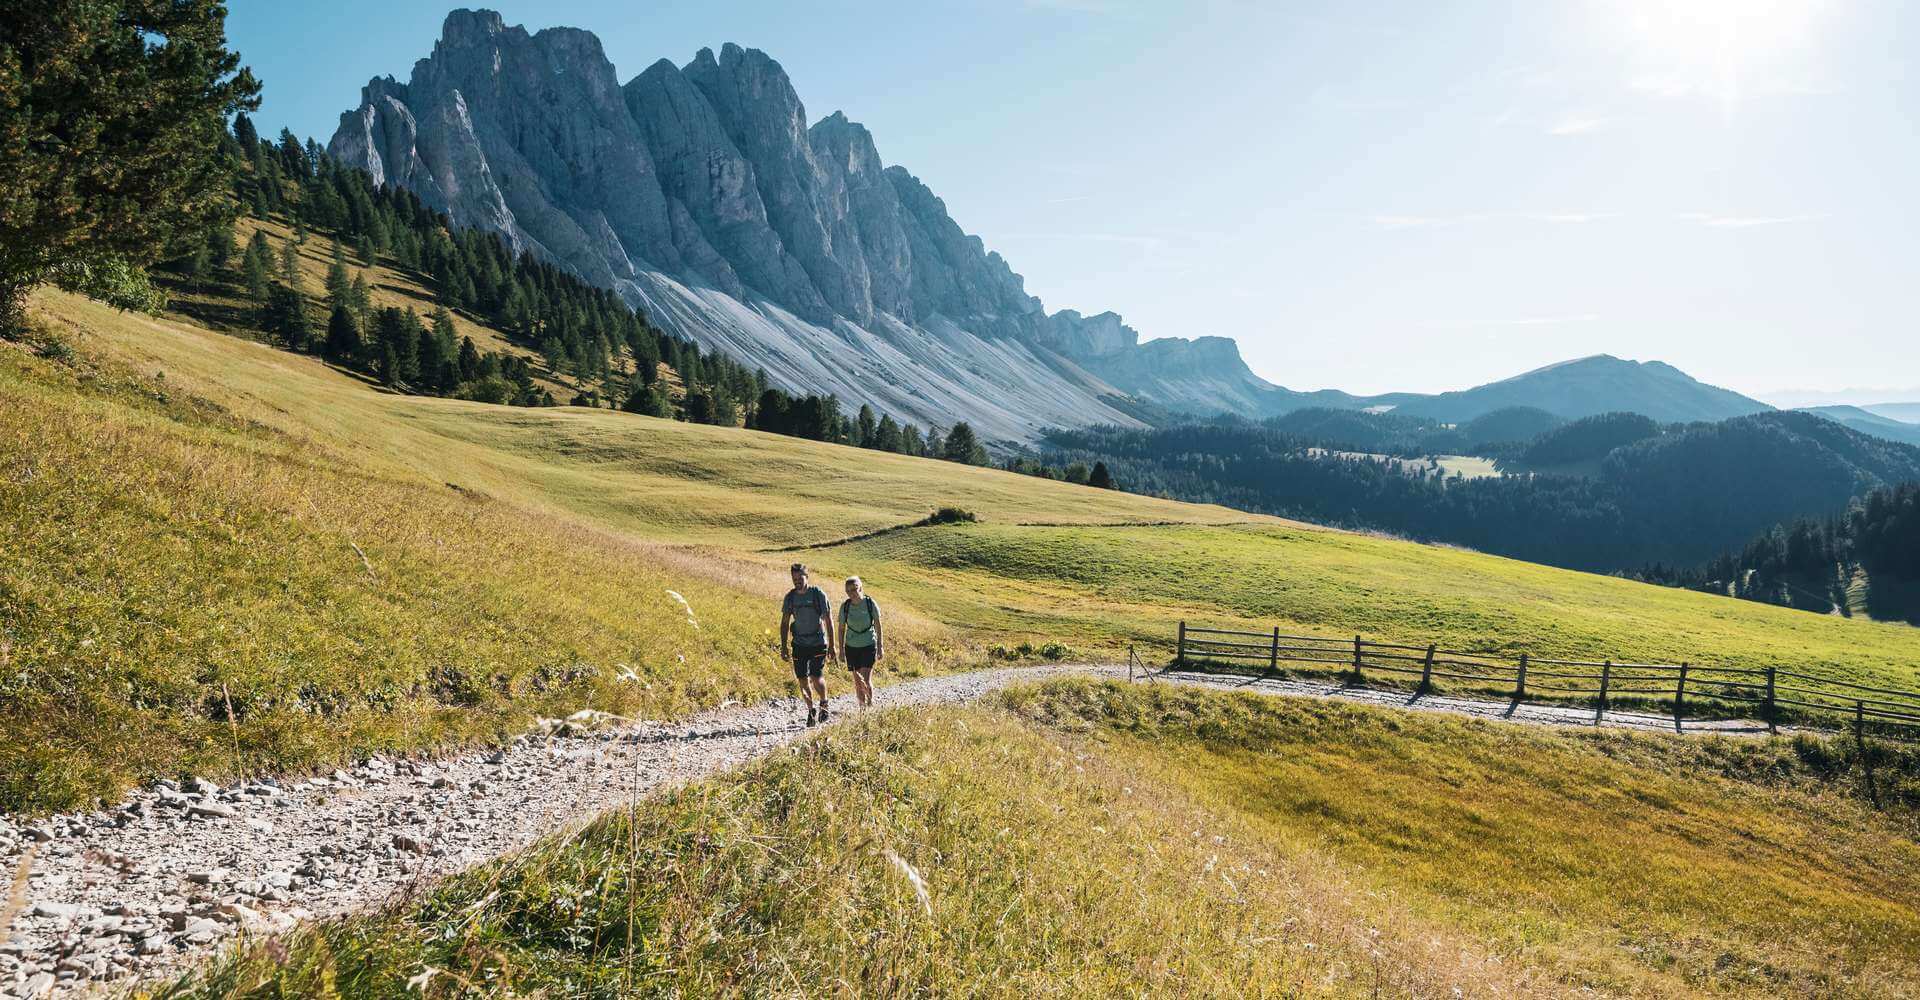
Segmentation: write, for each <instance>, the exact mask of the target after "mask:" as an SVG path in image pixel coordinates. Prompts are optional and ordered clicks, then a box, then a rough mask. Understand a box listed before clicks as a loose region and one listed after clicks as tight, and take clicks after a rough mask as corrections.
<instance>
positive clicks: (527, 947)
mask: <svg viewBox="0 0 1920 1000" xmlns="http://www.w3.org/2000/svg"><path fill="white" fill-rule="evenodd" d="M1832 754H1834V751H1833V750H1831V749H1830V748H1828V747H1826V746H1824V745H1821V744H1817V743H1811V742H1804V743H1801V744H1793V743H1791V742H1790V741H1785V740H1773V741H1686V740H1680V739H1677V738H1673V737H1659V736H1645V735H1613V734H1608V735H1598V734H1569V733H1563V732H1548V731H1542V730H1534V729H1529V728H1526V727H1518V726H1512V725H1505V724H1499V723H1481V722H1463V721H1456V720H1450V719H1444V718H1438V717H1433V716H1411V715H1408V714H1406V713H1403V712H1397V711H1392V710H1382V709H1374V708H1362V707H1355V706H1349V705H1339V704H1332V703H1324V702H1308V701H1298V700H1293V699H1278V698H1263V697H1255V696H1248V695H1232V694H1223V693H1215V692H1202V691H1197V690H1193V689H1180V688H1175V687H1172V686H1164V685H1163V686H1155V687H1148V686H1144V685H1133V686H1129V685H1123V684H1118V683H1105V684H1101V683H1095V682H1090V681H1085V680H1057V681H1052V682H1048V683H1046V684H1044V685H1039V686H1028V687H1024V688H1016V689H1013V690H1011V691H1009V692H1007V693H1006V694H1005V695H1003V696H1002V697H1001V699H1000V700H999V702H998V703H997V704H989V705H985V706H980V707H974V708H940V709H930V710H929V709H923V710H919V711H917V712H912V713H909V712H906V711H890V712H884V713H879V714H876V715H872V716H868V717H864V718H862V719H860V720H858V721H856V722H853V723H850V724H848V725H844V726H841V727H837V728H836V729H834V730H830V731H829V732H827V733H826V734H823V735H822V736H821V737H819V738H817V739H812V740H808V741H806V742H804V743H803V744H801V745H800V747H799V748H798V749H797V751H796V752H789V753H780V754H776V755H773V756H771V757H768V758H766V759H764V760H762V761H760V762H757V763H755V764H752V765H750V766H748V767H746V768H744V769H743V770H740V771H737V772H734V773H731V774H727V775H723V776H721V777H719V778H715V779H712V780H709V781H706V782H703V783H701V784H699V785H695V786H692V787H689V788H686V789H684V790H680V791H677V792H674V793H671V794H669V795H667V796H665V797H664V798H658V799H652V800H647V801H642V802H636V803H635V804H633V805H632V806H631V807H630V808H627V809H623V810H619V811H616V812H613V813H610V814H608V815H606V816H604V817H602V818H601V819H600V820H599V821H598V822H596V823H595V824H593V825H592V826H590V827H588V828H587V829H585V830H584V831H582V832H580V833H579V834H577V835H573V836H565V837H557V838H554V839H551V840H549V841H548V842H546V843H545V844H543V845H541V846H539V847H537V848H535V849H533V850H531V851H529V852H527V853H525V854H523V855H520V856H517V857H514V858H510V859H507V860H504V861H502V862H500V863H498V864H495V865H491V866H487V867H484V868H481V869H479V870H476V871H473V872H470V873H468V874H466V875H464V876H462V877H459V878H457V879H454V880H452V881H451V882H449V883H448V884H446V885H444V886H442V887H440V888H438V889H437V890H435V891H433V892H432V893H431V894H430V895H428V896H427V897H426V898H424V899H422V900H417V901H409V902H403V903H401V904H399V905H397V906H395V907H394V908H392V909H390V910H389V911H387V912H385V913H381V914H375V915H371V916H366V917H359V918H352V919H347V920H343V921H339V922H334V923H331V924H327V925H323V926H320V927H317V928H314V929H311V930H309V931H307V932H305V933H304V934H302V935H300V936H298V937H296V938H295V939H293V940H292V941H289V942H277V943H275V944H273V945H270V946H268V947H260V948H254V949H252V950H249V951H245V952H242V953H241V954H239V955H237V956H235V957H234V958H232V959H229V960H227V961H223V962H220V963H217V964H216V965H214V966H212V967H211V968H210V969H208V970H207V971H206V972H204V973H203V974H201V975H199V976H197V977H195V978H193V979H190V980H188V981H186V982H184V983H181V984H178V985H175V986H172V987H169V988H166V989H163V990H160V991H158V993H157V994H156V995H159V996H167V997H214V996H222V997H224V996H257V997H277V996H292V995H298V996H313V997H341V998H356V997H374V996H391V995H398V994H400V993H402V992H407V991H408V990H409V989H417V990H418V991H419V992H420V993H421V994H422V995H425V996H429V997H435V996H455V995H465V994H469V993H484V994H487V995H522V996H524V995H556V996H557V995H568V996H576V995H590V996H600V997H610V998H611V997H653V996H684V995H697V996H789V995H791V996H800V995H808V996H818V995H826V996H941V995H967V996H1139V995H1189V996H1250V995H1260V996H1276V997H1278V996H1328V997H1359V996H1411V997H1463V996H1473V997H1480V996H1507V997H1514V996H1520V997H1524V996H1566V995H1581V996H1602V997H1615V996H1620V997H1634V996H1644V997H1666V996H1676V995H1683V994H1684V995H1718V996H1753V997H1763V996H1768V997H1770V996H1780V995H1824V996H1866V997H1895V996H1904V995H1911V990H1913V989H1914V988H1916V987H1920V952H1916V950H1915V949H1914V948H1913V942H1914V941H1915V940H1920V894H1916V889H1915V886H1916V885H1920V881H1917V880H1916V876H1920V849H1917V848H1916V847H1915V842H1914V839H1913V833H1914V828H1913V825H1912V813H1911V811H1910V810H1911V805H1912V803H1913V801H1914V800H1915V799H1916V797H1920V785H1916V783H1915V781H1914V778H1915V776H1916V774H1917V773H1920V771H1917V770H1916V761H1914V760H1913V759H1912V758H1911V757H1910V756H1909V757H1907V758H1901V759H1900V761H1899V764H1898V768H1895V767H1889V766H1888V762H1882V764H1881V765H1880V766H1881V767H1882V769H1883V773H1882V776H1881V780H1882V781H1889V779H1892V778H1894V777H1895V776H1896V774H1897V776H1898V780H1900V781H1903V782H1904V784H1902V785H1900V786H1898V787H1900V788H1902V789H1904V792H1903V794H1904V795H1905V799H1904V800H1903V801H1905V802H1906V803H1907V804H1906V805H1905V806H1902V807H1900V808H1897V809H1894V810H1892V811H1889V812H1875V811H1873V810H1871V809H1869V808H1868V807H1867V806H1866V804H1865V803H1864V802H1863V801H1862V798H1861V793H1860V791H1859V786H1858V782H1857V778H1858V774H1857V773H1853V772H1850V771H1849V770H1848V763H1847V762H1846V761H1845V760H1844V759H1843V758H1842V757H1840V756H1833V755H1832ZM422 977H424V978H422Z"/></svg>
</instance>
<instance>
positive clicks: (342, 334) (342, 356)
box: [322, 304, 364, 365]
mask: <svg viewBox="0 0 1920 1000" xmlns="http://www.w3.org/2000/svg"><path fill="white" fill-rule="evenodd" d="M363 350H364V348H363V347H362V346H361V343H360V321H359V320H358V319H356V318H355V317H354V314H353V311H352V310H350V309H348V308H347V307H346V305H345V304H337V305H335V306H334V307H333V315H332V317H331V318H329V319H328V320H327V340H326V346H325V347H324V348H323V349H322V353H323V354H324V355H325V356H326V359H327V360H328V361H331V362H333V363H334V364H338V365H357V364H359V363H360V355H361V352H362V351H363Z"/></svg>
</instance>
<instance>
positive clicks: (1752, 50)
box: [1605, 0, 1828, 107]
mask: <svg viewBox="0 0 1920 1000" xmlns="http://www.w3.org/2000/svg"><path fill="white" fill-rule="evenodd" d="M1827 7H1828V3H1827V2H1826V0H1608V2H1607V3H1606V4H1605V9H1606V11H1607V16H1608V19H1609V20H1610V21H1612V22H1613V24H1614V25H1615V26H1616V27H1617V28H1618V29H1619V30H1621V31H1623V33H1624V35H1625V41H1626V43H1627V46H1628V48H1629V50H1630V52H1631V58H1632V61H1633V66H1634V70H1633V72H1634V75H1633V79H1632V82H1633V86H1634V87H1635V88H1636V89H1639V90H1643V91H1648V92H1652V93H1658V94H1662V95H1666V96H1676V97H1681V96H1693V97H1703V98H1708V99H1712V100H1716V101H1719V102H1720V103H1722V104H1723V105H1727V106H1729V107H1731V106H1732V105H1736V104H1738V103H1739V102H1740V99H1741V98H1742V96H1743V95H1747V94H1750V93H1751V92H1752V91H1753V90H1754V89H1755V88H1756V85H1757V84H1758V82H1759V81H1761V80H1763V79H1765V80H1768V81H1769V82H1768V83H1767V84H1766V86H1767V87H1773V86H1776V85H1784V86H1800V85H1801V84H1799V83H1795V82H1792V81H1791V80H1789V81H1788V82H1786V83H1784V84H1782V83H1781V82H1780V80H1779V79H1778V78H1775V77H1773V74H1775V73H1778V72H1781V71H1783V70H1784V71H1790V70H1791V63H1792V62H1793V60H1794V58H1795V57H1796V56H1797V55H1799V54H1800V53H1801V52H1802V51H1803V50H1804V49H1805V48H1807V46H1808V42H1809V41H1810V39H1811V36H1812V34H1813V32H1814V30H1815V29H1816V28H1817V27H1818V24H1819V21H1820V20H1821V16H1822V15H1823V14H1824V13H1825V10H1826V8H1827Z"/></svg>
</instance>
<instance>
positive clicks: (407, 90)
mask: <svg viewBox="0 0 1920 1000" xmlns="http://www.w3.org/2000/svg"><path fill="white" fill-rule="evenodd" d="M327 148H328V152H329V154H330V155H331V156H332V157H334V158H335V159H336V160H338V161H340V162H342V163H344V164H346V165H348V166H352V167H358V168H362V169H365V170H367V171H368V172H369V173H370V174H371V175H372V176H373V178H374V179H375V181H376V182H377V183H380V184H387V185H397V186H402V187H406V188H408V189H410V190H412V191H414V192H415V193H416V194H417V195H419V197H420V198H421V199H422V201H424V202H425V203H426V204H427V205H429V206H430V207H432V208H434V209H436V210H439V211H444V212H446V213H448V214H449V215H450V216H451V217H452V219H453V220H454V221H455V223H457V224H462V225H471V226H478V227H481V228H484V229H488V230H491V231H493V232H496V233H498V234H499V235H500V236H501V238H502V239H504V240H505V241H506V242H507V243H508V245H509V246H510V247H512V249H513V250H514V251H515V252H517V253H519V252H524V253H533V254H537V255H539V256H543V257H546V258H549V259H552V260H554V261H557V262H559V263H561V264H563V265H565V266H566V267H568V268H569V269H571V270H572V271H574V272H575V273H577V274H579V275H580V276H581V277H583V278H584V279H586V280H588V281H591V282H594V283H596V284H599V285H602V286H605V287H608V288H612V289H615V290H617V291H618V292H619V293H620V294H621V296H622V297H623V298H625V299H626V300H627V301H628V302H629V303H630V304H632V305H634V306H635V307H637V308H640V309H643V310H645V312H646V313H647V315H648V317H649V318H650V319H651V320H652V321H653V322H654V323H655V324H656V325H658V326H660V327H662V328H663V329H666V330H668V331H669V332H672V333H675V334H678V335H680V336H683V337H686V338H688V339H691V340H693V341H695V342H697V343H699V344H701V345H702V346H703V347H706V348H708V349H717V350H723V351H725V352H727V353H728V354H730V355H732V356H733V357H735V358H736V359H738V360H740V361H741V362H743V363H745V364H748V365H749V366H756V367H760V368H763V369H765V370H766V372H767V373H768V375H769V377H770V379H771V380H772V381H773V382H774V383H775V384H778V385H780V386H782V387H784V388H787V389H789V390H795V391H799V392H807V393H832V394H834V395H835V396H837V397H838V398H839V399H840V400H841V401H842V402H843V403H846V404H850V405H852V406H858V405H860V404H863V403H864V404H872V405H873V406H875V407H876V408H877V409H879V410H881V411H883V412H886V413H890V414H893V415H894V416H896V417H898V418H901V419H905V420H911V421H914V422H919V423H937V424H940V425H943V426H944V425H949V424H951V423H953V422H955V421H958V420H966V421H969V422H971V423H973V425H974V426H975V428H976V430H977V431H978V432H979V433H980V434H981V435H982V436H983V437H984V438H986V439H987V440H990V441H1010V442H1031V441H1034V440H1037V439H1038V438H1039V436H1040V435H1041V434H1043V433H1044V432H1045V431H1046V430H1047V429H1049V428H1053V427H1075V426H1088V425H1094V424H1111V425H1115V426H1122V427H1131V426H1141V424H1142V420H1143V418H1147V419H1150V418H1151V414H1154V413H1158V412H1168V411H1171V412H1176V413H1191V414H1198V415H1209V414H1218V413H1234V414H1239V415H1242V416H1249V417H1267V416H1274V415H1279V414H1284V413H1288V412H1291V411H1294V410H1298V409H1302V408H1306V407H1331V408H1338V409H1365V408H1381V409H1394V410H1397V411H1399V412H1402V413H1406V414H1408V415H1413V416H1419V417H1425V418H1430V419H1438V420H1442V421H1446V422H1460V423H1464V422H1467V421H1471V420H1473V419H1475V418H1477V417H1480V416H1484V415H1486V414H1488V413H1492V412H1495V411H1498V410H1503V409H1510V408H1514V407H1530V408H1535V409H1539V410H1544V411H1546V412H1548V413H1551V414H1553V415H1555V416H1557V417H1560V418H1562V419H1578V418H1581V417H1586V416H1592V415H1595V414H1599V413H1605V412H1612V411H1621V410H1625V411H1632V412H1637V413H1642V414H1644V415H1646V416H1650V417H1653V418H1655V419H1659V420H1662V421H1682V420H1716V419H1724V418H1726V417H1731V416H1739V415H1743V414H1747V413H1755V412H1760V411H1763V410H1766V409H1769V407H1767V406H1766V405H1765V404H1763V403H1759V402H1757V401H1754V400H1750V399H1747V398H1746V397H1744V396H1740V395H1738V394H1737V393H1732V392H1729V391H1727V390H1724V389H1718V388H1715V387H1713V386H1709V385H1706V384H1704V383H1700V382H1697V381H1695V380H1693V379H1691V378H1689V377H1687V376H1686V375H1684V374H1683V373H1681V372H1679V371H1678V370H1677V369H1674V368H1672V367H1671V366H1667V365H1664V364H1661V363H1659V362H1646V363H1636V362H1630V361H1622V360H1620V359H1617V358H1611V357H1607V356H1599V357H1594V358H1585V359H1580V360H1578V361H1572V362H1567V363H1565V364H1561V365H1555V366H1551V367H1548V368H1543V369H1539V370H1536V371H1533V372H1529V373H1526V374H1524V375H1520V376H1516V377H1514V378H1511V379H1506V380H1503V381H1500V382H1495V383H1491V384H1489V385H1484V386H1479V387H1477V388H1473V389H1468V390H1464V391H1461V392H1452V393H1443V394H1440V395H1437V396H1424V395H1417V394H1410V393H1393V394H1387V395H1381V396H1356V395H1352V394H1349V393H1345V392H1340V391H1338V390H1324V391H1319V392H1296V391H1293V390H1290V389H1285V388H1282V387H1280V386H1276V385H1274V384H1272V383H1270V382H1268V381H1266V380H1264V379H1262V378H1260V377H1259V376H1257V375H1255V374H1254V373H1253V372H1252V371H1251V370H1250V369H1249V368H1248V367H1247V365H1246V362H1245V361H1244V360H1243V359H1242V357H1241V355H1240V351H1239V348H1238V346H1237V345H1236V344H1235V343H1234V341H1232V340H1230V339H1227V338H1225V337H1199V338H1196V339H1192V340H1187V339H1179V338H1166V339H1159V340H1145V341H1143V340H1142V339H1141V337H1140V336H1139V334H1138V333H1137V332H1136V331H1135V330H1134V329H1133V328H1131V327H1129V326H1127V325H1126V324H1125V323H1124V322H1123V321H1122V320H1121V318H1120V317H1119V316H1118V315H1117V314H1114V313H1112V312H1104V313H1099V314H1095V315H1091V316H1087V315H1083V314H1081V313H1079V312H1077V311H1074V310H1063V311H1060V312H1055V313H1052V314H1048V313H1047V312H1046V310H1045V308H1044V307H1043V305H1042V304H1041V302H1040V300H1039V299H1037V298H1035V297H1033V296H1032V295H1029V294H1027V292H1026V289H1025V284H1024V281H1023V279H1022V278H1021V277H1020V275H1018V274H1016V273H1015V272H1014V271H1013V269H1012V268H1011V266H1010V265H1009V264H1008V262H1007V261H1006V260H1005V259H1004V258H1002V257H1001V256H1000V255H999V254H998V253H995V252H993V251H990V250H988V249H987V248H986V246H985V245H984V243H983V242H982V241H981V240H980V238H979V237H977V236H972V235H969V234H968V233H967V232H966V231H965V230H964V229H962V228H961V226H960V225H959V224H958V223H957V222H956V221H954V219H953V218H952V217H951V215H950V214H949V213H948V211H947V207H946V205H945V203H944V202H942V201H941V200H940V198H939V197H938V196H937V195H935V194H934V193H933V191H932V190H931V189H929V188H928V187H927V186H926V185H925V184H924V183H922V182H921V181H920V180H919V178H917V177H915V176H914V175H913V174H912V173H910V172H908V171H907V170H906V169H904V168H902V167H900V166H897V165H887V164H885V163H883V161H882V160H881V158H880V155H879V152H878V149H877V147H876V146H875V143H874V139H873V136H872V135H871V134H870V133H869V132H868V131H867V129H866V128H864V127H863V126H861V125H859V124H857V123H855V122H853V121H851V120H850V119H848V118H847V116H846V115H845V114H843V113H840V112H835V113H833V114H831V115H829V116H827V117H826V118H823V119H821V120H819V121H818V122H814V123H812V124H809V123H808V117H807V113H806V109H805V107H804V105H803V104H802V103H801V101H800V98H799V95H798V94H797V93H796V92H795V91H794V88H793V86H792V84H791V82H790V81H789V80H788V78H787V76H786V73H785V71H784V70H782V69H781V67H780V64H779V63H777V62H775V61H774V60H773V59H772V58H770V57H768V56H767V55H766V54H765V53H762V52H759V51H757V50H753V49H743V48H741V47H740V46H737V45H733V44H728V45H725V46H723V47H722V48H721V49H720V51H719V52H718V53H717V54H716V53H715V52H714V51H713V50H712V49H702V50H700V52H699V53H697V54H696V55H695V56H694V58H693V59H692V61H690V62H688V63H687V64H686V65H684V66H679V65H676V64H674V63H673V62H670V61H668V60H664V59H663V60H660V61H658V62H655V63H654V64H652V65H651V66H649V67H647V69H646V70H645V71H643V72H642V73H640V74H639V75H637V76H635V77H634V78H633V79H631V80H629V81H628V82H626V83H625V84H622V83H620V82H619V80H618V79H617V77H616V75H615V70H614V67H613V64H612V63H611V62H610V61H608V59H607V57H606V54H605V52H604V51H603V49H602V47H601V44H600V41H599V39H598V38H596V37H595V36H594V35H592V34H591V33H589V32H586V31H582V30H580V29H576V28H548V29H544V30H541V31H539V32H536V33H532V34H529V33H528V32H527V31H526V30H525V29H524V28H520V27H517V26H516V27H509V26H507V25H506V24H505V23H504V22H503V21H502V19H501V17H500V15H499V14H497V13H494V12H492V11H473V10H456V11H454V12H452V13H451V14H449V15H448V16H447V19H446V22H445V25H444V27H443V29H442V34H441V38H440V40H439V41H438V42H436V43H435V45H434V48H433V52H432V54H431V55H430V56H429V57H427V58H425V59H422V60H420V61H418V62H417V63H415V65H414V67H413V71H412V75H411V77H410V79H409V80H408V81H407V82H405V83H401V82H399V81H397V80H395V79H394V78H393V77H390V76H389V77H380V78H376V79H374V80H372V81H370V82H369V83H368V84H367V86H366V87H365V88H364V89H363V91H362V93H361V101H360V104H359V106H358V107H357V108H356V109H354V110H352V111H349V112H347V113H345V114H343V115H341V118H340V125H339V128H338V129H337V130H336V132H335V133H334V135H333V137H332V140H331V142H330V143H329V144H328V147H327Z"/></svg>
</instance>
